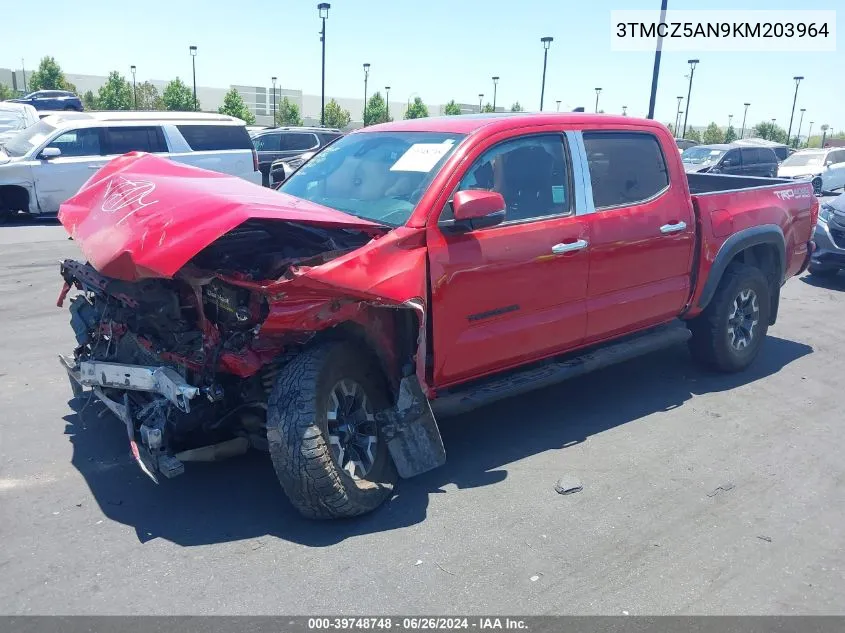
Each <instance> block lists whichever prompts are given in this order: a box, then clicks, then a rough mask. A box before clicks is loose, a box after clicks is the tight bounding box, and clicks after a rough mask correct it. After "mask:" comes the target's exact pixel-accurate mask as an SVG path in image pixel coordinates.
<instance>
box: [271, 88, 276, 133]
mask: <svg viewBox="0 0 845 633" xmlns="http://www.w3.org/2000/svg"><path fill="white" fill-rule="evenodd" d="M270 81H272V82H273V127H276V78H275V77H270Z"/></svg>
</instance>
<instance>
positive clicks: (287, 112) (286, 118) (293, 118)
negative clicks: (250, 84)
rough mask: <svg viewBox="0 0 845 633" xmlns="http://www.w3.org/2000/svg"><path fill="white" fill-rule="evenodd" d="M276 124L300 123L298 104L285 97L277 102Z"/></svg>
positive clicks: (296, 124)
mask: <svg viewBox="0 0 845 633" xmlns="http://www.w3.org/2000/svg"><path fill="white" fill-rule="evenodd" d="M276 125H292V126H298V125H302V117H301V116H300V114H299V106H298V105H296V104H295V103H294V102H293V101H291V100H290V99H288V98H287V97H285V98H284V99H282V100H281V101H280V102H279V109H278V110H276Z"/></svg>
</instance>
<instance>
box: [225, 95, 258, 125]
mask: <svg viewBox="0 0 845 633" xmlns="http://www.w3.org/2000/svg"><path fill="white" fill-rule="evenodd" d="M217 112H218V113H219V114H228V115H229V116H233V117H235V118H237V119H240V120H241V121H244V122H245V123H246V124H247V125H254V124H255V115H254V114H253V113H252V112H250V111H249V108H247V107H246V104H245V103H244V100H243V98H242V97H241V95H240V93H239V92H238V90H237V88H232V89H230V90H229V92H227V93H226V96H225V97H223V105H222V106H220V107H219V108H217Z"/></svg>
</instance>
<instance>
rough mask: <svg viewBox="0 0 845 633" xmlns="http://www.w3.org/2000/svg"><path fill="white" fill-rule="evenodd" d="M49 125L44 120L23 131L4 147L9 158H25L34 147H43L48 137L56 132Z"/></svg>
mask: <svg viewBox="0 0 845 633" xmlns="http://www.w3.org/2000/svg"><path fill="white" fill-rule="evenodd" d="M55 129H56V128H54V127H53V126H52V125H50V124H49V123H45V122H44V121H43V120H41V121H39V122H38V123H36V124H35V125H31V126H30V127H28V128H26V129H25V130H23V131H22V132H21V133H20V134H18V135H17V136H15V137H14V138H13V139H12V140H10V141H9V142H8V143H6V145H5V146H4V148H5V150H6V153H7V154H8V155H9V156H23V155H24V154H26V153H27V152H28V151H29V150H31V149H32V148H33V147H37V146H38V145H41V143H43V142H44V141H45V140H47V137H48V136H50V134H52V133H53V132H54V131H55Z"/></svg>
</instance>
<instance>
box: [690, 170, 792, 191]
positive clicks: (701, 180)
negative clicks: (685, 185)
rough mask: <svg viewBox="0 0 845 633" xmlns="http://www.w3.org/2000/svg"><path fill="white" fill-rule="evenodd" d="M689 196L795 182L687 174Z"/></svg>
mask: <svg viewBox="0 0 845 633" xmlns="http://www.w3.org/2000/svg"><path fill="white" fill-rule="evenodd" d="M687 181H688V182H689V190H690V193H691V194H694V195H701V194H708V193H723V192H725V191H737V190H740V189H755V188H757V187H769V186H772V185H785V184H787V183H792V182H795V181H794V180H791V179H789V178H758V177H756V176H728V175H726V174H696V173H692V174H687Z"/></svg>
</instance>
